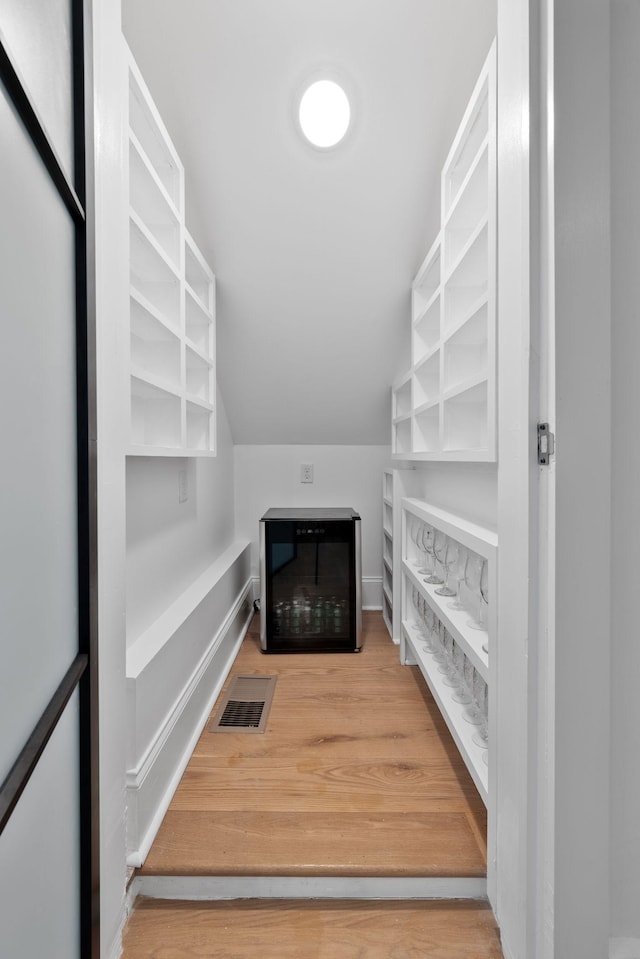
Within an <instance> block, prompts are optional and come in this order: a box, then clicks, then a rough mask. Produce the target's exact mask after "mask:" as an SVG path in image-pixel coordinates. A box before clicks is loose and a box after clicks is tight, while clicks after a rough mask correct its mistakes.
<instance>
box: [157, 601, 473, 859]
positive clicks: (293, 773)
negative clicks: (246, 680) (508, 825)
mask: <svg viewBox="0 0 640 959" xmlns="http://www.w3.org/2000/svg"><path fill="white" fill-rule="evenodd" d="M258 628H259V623H258V620H257V618H254V620H253V622H252V624H251V627H250V631H249V633H248V635H247V637H246V638H245V641H244V642H243V644H242V648H241V651H240V654H239V656H238V658H237V660H236V662H235V664H234V667H233V670H232V673H231V676H230V677H229V678H228V680H227V683H226V684H225V688H226V686H227V685H228V683H229V682H230V681H231V678H232V677H233V676H234V675H238V674H240V675H277V683H276V690H275V695H274V699H273V704H272V708H271V712H270V714H269V718H268V721H267V727H266V731H265V733H264V734H262V735H245V734H242V733H224V734H214V733H211V732H209V730H208V724H207V726H205V729H204V731H203V733H202V735H201V737H200V739H199V742H198V744H197V746H196V749H195V752H194V755H193V757H192V759H191V761H190V763H189V765H188V767H187V769H186V771H185V774H184V776H183V778H182V781H181V783H180V785H179V788H178V790H177V792H176V794H175V796H174V797H173V800H172V802H171V805H170V807H169V811H168V813H167V816H166V818H165V821H164V823H163V824H162V826H161V828H160V831H159V833H158V836H157V837H156V840H155V842H154V845H153V847H152V849H151V852H150V854H149V856H148V858H147V861H146V862H145V864H144V866H143V868H142V869H141V870H140V872H141V873H142V874H155V875H157V874H168V875H172V874H193V873H194V869H195V872H196V873H199V874H211V875H225V874H238V875H258V874H264V875H269V874H273V873H275V874H278V875H284V874H286V872H285V870H289V874H291V875H302V874H304V870H308V869H312V870H315V873H314V872H311V873H310V874H317V875H320V874H321V875H327V874H330V870H331V866H332V864H333V869H334V872H335V873H336V874H347V871H348V870H349V869H354V868H356V865H357V868H358V869H359V870H360V871H359V872H358V874H359V875H385V874H386V875H402V874H405V875H421V876H433V875H441V876H453V875H458V876H479V875H484V874H485V871H486V841H485V836H486V811H485V809H484V806H483V804H482V801H481V799H480V797H479V795H478V793H477V791H476V789H475V786H474V784H473V781H472V780H471V778H470V776H469V774H468V772H467V770H466V767H465V766H464V763H463V762H462V760H461V757H460V755H459V753H458V751H457V749H456V747H455V744H454V743H453V740H452V739H451V737H450V735H449V732H448V730H447V728H446V725H445V723H444V720H443V719H442V716H441V715H440V712H439V710H438V708H437V706H436V705H435V703H434V701H433V699H432V697H431V694H430V692H429V690H428V688H427V686H426V684H425V683H424V680H423V679H422V676H421V675H420V673H419V671H418V670H417V669H416V668H407V667H403V666H401V665H400V663H399V662H398V649H397V647H395V646H394V645H393V644H392V643H391V641H390V639H389V635H388V633H387V631H386V627H385V626H384V623H383V620H382V616H381V614H379V613H368V614H366V613H365V615H364V639H365V641H364V647H363V651H362V653H360V654H357V655H356V654H351V655H347V654H343V655H337V654H298V655H290V654H283V655H278V656H264V655H262V654H261V652H260V647H259V640H258ZM215 710H216V707H214V710H213V713H212V716H213V714H214V713H215ZM407 823H411V824H412V826H411V828H407V825H406V824H407ZM412 829H413V831H414V835H413V837H411V830H412ZM378 845H381V846H382V848H384V850H385V852H384V855H381V854H380V850H379V849H378V848H377V847H378ZM283 847H286V848H285V849H284V850H283ZM403 858H404V870H405V871H404V873H403V871H402V870H403ZM196 864H197V868H196ZM389 870H393V871H391V872H390V871H389Z"/></svg>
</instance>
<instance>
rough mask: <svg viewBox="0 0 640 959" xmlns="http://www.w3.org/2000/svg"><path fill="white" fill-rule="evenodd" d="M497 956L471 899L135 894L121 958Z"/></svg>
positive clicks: (482, 910) (489, 925)
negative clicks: (194, 898) (223, 898)
mask: <svg viewBox="0 0 640 959" xmlns="http://www.w3.org/2000/svg"><path fill="white" fill-rule="evenodd" d="M256 956H260V959H301V957H304V959H392V957H394V959H414V957H415V959H417V957H418V956H421V957H425V959H426V957H428V959H502V951H501V949H500V941H499V936H498V930H497V928H496V923H495V920H494V918H493V915H492V913H491V910H490V909H489V907H488V906H486V905H483V904H481V903H475V902H450V903H441V902H430V903H424V902H420V903H415V902H396V903H379V902H358V903H353V902H334V903H326V902H318V901H313V902H306V903H301V902H289V901H286V900H285V901H282V902H276V903H274V902H271V903H265V902H262V901H260V902H257V901H255V900H254V901H252V900H248V901H242V902H234V903H219V902H212V903H187V902H178V903H172V902H161V901H152V900H141V901H139V902H138V904H137V905H136V909H135V911H134V913H133V915H132V917H131V919H130V920H129V923H128V925H127V929H126V931H125V936H124V952H123V956H122V959H255V957H256Z"/></svg>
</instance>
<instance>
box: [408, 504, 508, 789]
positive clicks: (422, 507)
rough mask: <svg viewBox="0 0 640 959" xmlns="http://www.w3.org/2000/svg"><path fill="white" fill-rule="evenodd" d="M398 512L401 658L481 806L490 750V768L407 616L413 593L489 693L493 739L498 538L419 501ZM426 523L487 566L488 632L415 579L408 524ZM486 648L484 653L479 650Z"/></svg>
mask: <svg viewBox="0 0 640 959" xmlns="http://www.w3.org/2000/svg"><path fill="white" fill-rule="evenodd" d="M401 509H402V634H401V641H400V658H401V661H402V662H403V663H405V664H407V665H417V666H419V668H420V671H421V672H422V675H423V676H424V678H425V681H426V682H427V685H428V686H429V689H430V690H431V692H432V694H433V697H434V699H435V701H436V703H437V704H438V708H439V709H440V711H441V713H442V715H443V717H444V719H445V722H446V723H447V726H448V727H449V730H450V732H451V735H452V736H453V738H454V740H455V742H456V744H457V746H458V749H459V750H460V754H461V756H462V758H463V760H464V762H465V765H466V766H467V768H468V770H469V773H470V774H471V776H472V778H473V780H474V782H475V784H476V786H477V788H478V791H479V793H480V795H481V796H482V798H483V800H484V802H485V804H486V803H488V796H489V776H490V769H491V765H490V764H491V746H490V745H489V750H488V756H489V764H486V763H485V762H484V760H483V753H484V752H485V750H484V749H483V748H482V747H481V746H478V745H477V744H476V743H474V742H473V739H472V736H473V732H474V727H473V726H472V725H471V724H470V723H468V722H467V721H466V720H465V718H464V707H463V706H462V705H461V704H460V703H458V702H456V701H455V700H454V698H453V690H452V689H451V688H450V687H449V686H447V685H446V684H445V683H444V682H443V675H442V674H441V673H440V672H439V670H438V667H437V663H436V661H435V659H434V658H433V655H432V653H431V652H430V651H429V650H428V648H427V646H426V644H425V643H424V641H423V640H422V638H421V637H420V635H419V632H418V630H417V629H416V628H415V626H414V625H413V622H412V617H411V616H410V607H411V592H412V589H413V588H414V587H415V588H416V589H417V590H418V591H419V593H420V595H421V596H422V597H423V598H424V599H425V600H426V602H427V603H428V604H429V606H430V607H431V609H432V610H433V612H434V614H435V615H436V617H437V618H438V620H439V621H440V622H441V623H442V624H443V625H444V626H445V628H446V629H447V630H448V632H449V633H450V634H451V636H452V637H453V640H454V642H455V643H456V644H457V645H458V646H459V647H460V648H461V649H462V651H463V652H464V654H465V656H466V657H467V658H468V659H469V660H470V661H471V663H472V664H473V666H474V667H475V669H476V670H477V671H478V673H479V674H480V675H481V676H482V679H483V680H484V681H485V683H487V686H488V688H489V713H490V720H489V734H490V737H491V728H492V720H491V710H492V697H491V689H492V688H495V686H494V672H495V663H494V661H493V657H492V655H491V649H492V646H493V643H494V641H495V636H496V613H495V611H496V602H495V596H496V586H497V575H496V570H497V554H498V538H497V535H496V534H495V533H494V532H493V531H491V530H488V529H485V528H484V527H481V526H478V525H476V524H475V523H470V522H468V521H467V520H464V519H462V518H460V517H458V516H455V515H454V514H452V513H448V512H446V511H445V510H441V509H439V508H437V507H434V506H430V505H429V504H427V503H424V502H423V501H421V500H417V499H410V498H405V499H403V500H402V502H401ZM414 518H416V519H418V520H421V521H422V522H425V523H428V524H430V525H431V526H433V527H434V528H435V529H438V530H442V531H443V532H444V533H446V534H447V535H448V536H450V537H451V538H452V539H455V540H456V541H457V542H458V543H460V544H461V545H462V546H465V547H466V548H467V549H469V550H471V551H472V552H474V553H475V554H477V555H478V556H481V557H483V558H484V559H486V560H487V568H488V576H489V599H490V602H489V605H488V609H487V629H486V631H485V630H483V629H475V628H472V627H471V626H470V625H469V620H470V614H469V612H468V611H467V610H466V609H463V610H457V609H452V608H451V605H450V604H451V600H450V598H449V597H443V596H439V595H438V594H437V592H436V587H435V586H432V585H430V584H429V583H425V582H424V576H422V575H420V574H419V573H418V569H419V568H420V566H421V564H422V559H420V558H419V557H418V556H417V555H416V554H415V552H414V550H413V547H414V544H413V543H412V542H411V540H410V537H409V535H408V530H409V523H410V522H411V520H412V519H414ZM485 645H488V649H489V652H488V653H487V652H486V651H485V649H483V646H485Z"/></svg>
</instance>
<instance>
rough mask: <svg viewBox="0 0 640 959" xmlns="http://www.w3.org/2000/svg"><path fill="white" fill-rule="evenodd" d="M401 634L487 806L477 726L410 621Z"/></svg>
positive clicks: (486, 781) (486, 780)
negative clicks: (468, 718)
mask: <svg viewBox="0 0 640 959" xmlns="http://www.w3.org/2000/svg"><path fill="white" fill-rule="evenodd" d="M402 631H403V633H404V638H405V643H406V645H407V647H408V648H409V650H410V653H411V655H412V656H413V658H414V659H415V661H416V663H417V664H418V666H419V668H420V672H421V673H422V675H423V676H424V678H425V682H426V683H427V685H428V687H429V689H430V690H431V693H432V695H433V698H434V699H435V701H436V703H437V705H438V708H439V710H440V712H441V713H442V716H443V718H444V721H445V722H446V724H447V726H448V727H449V732H450V733H451V735H452V736H453V739H454V740H455V743H456V746H457V747H458V749H459V751H460V755H461V756H462V758H463V760H464V763H465V765H466V767H467V769H468V770H469V773H470V775H471V778H472V779H473V781H474V783H475V785H476V788H477V790H478V792H479V793H480V796H481V798H482V801H483V802H484V804H485V806H486V805H487V803H488V799H489V769H488V767H487V766H486V765H485V763H484V760H483V758H482V754H483V753H484V752H485V750H484V749H483V748H482V747H481V746H478V745H477V744H476V743H474V742H473V735H474V733H475V731H476V729H477V726H474V725H472V724H471V723H469V722H467V720H466V719H465V718H464V711H465V706H463V705H462V703H457V702H456V701H455V700H454V699H453V695H454V693H453V690H452V689H451V687H449V686H445V684H444V677H443V675H442V673H440V672H439V671H438V666H437V663H436V661H435V659H434V658H433V656H432V655H431V653H429V652H427V651H426V650H425V649H423V646H424V645H425V644H424V643H423V642H422V641H421V640H420V638H419V636H418V633H417V631H416V630H415V629H414V627H412V626H411V625H410V624H409V623H407V622H403V623H402Z"/></svg>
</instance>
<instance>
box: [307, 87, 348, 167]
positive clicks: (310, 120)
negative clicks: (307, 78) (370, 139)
mask: <svg viewBox="0 0 640 959" xmlns="http://www.w3.org/2000/svg"><path fill="white" fill-rule="evenodd" d="M298 120H299V123H300V129H301V130H302V132H303V134H304V136H305V137H306V139H307V140H308V141H309V143H311V144H312V146H314V147H318V148H319V149H321V150H328V149H330V148H331V147H334V146H336V145H337V144H338V143H340V141H341V140H342V139H343V138H344V135H345V134H346V132H347V130H348V129H349V123H350V121H351V106H350V104H349V99H348V97H347V95H346V93H345V92H344V90H343V89H342V87H341V86H340V85H339V84H338V83H336V82H335V81H334V80H316V81H315V82H314V83H312V84H311V85H310V86H308V87H307V88H306V90H305V91H304V93H303V94H302V97H301V98H300V104H299V107H298Z"/></svg>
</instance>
